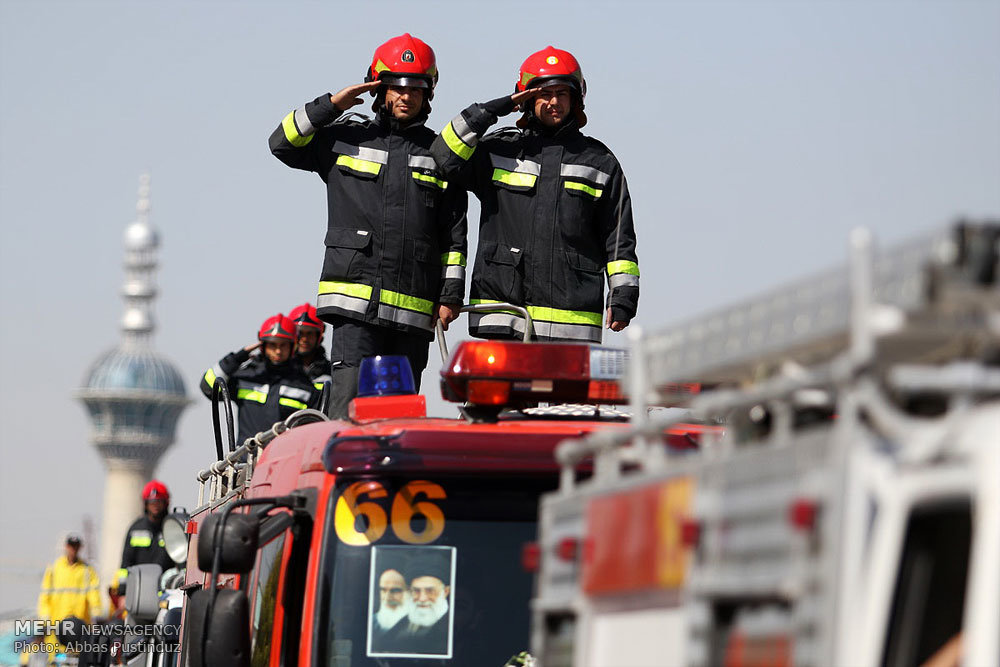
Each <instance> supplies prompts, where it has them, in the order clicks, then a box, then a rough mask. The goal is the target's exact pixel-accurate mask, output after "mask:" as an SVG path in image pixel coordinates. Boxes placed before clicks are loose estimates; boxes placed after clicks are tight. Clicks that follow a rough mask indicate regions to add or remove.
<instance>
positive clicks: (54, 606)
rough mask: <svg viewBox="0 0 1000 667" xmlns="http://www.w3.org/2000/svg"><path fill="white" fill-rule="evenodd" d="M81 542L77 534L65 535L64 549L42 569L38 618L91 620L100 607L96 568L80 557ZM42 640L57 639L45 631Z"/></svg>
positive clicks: (52, 642)
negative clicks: (62, 552)
mask: <svg viewBox="0 0 1000 667" xmlns="http://www.w3.org/2000/svg"><path fill="white" fill-rule="evenodd" d="M82 544H83V542H82V540H81V539H80V537H79V536H78V535H75V534H72V533H71V534H69V535H67V536H66V545H65V553H64V554H63V555H62V556H60V557H59V558H57V559H56V561H55V562H54V563H52V565H50V566H49V567H48V568H46V569H45V576H44V578H43V579H42V590H41V592H40V593H39V595H38V620H40V621H62V620H64V619H66V618H69V617H70V616H75V617H77V618H79V619H81V620H82V621H83V622H84V623H91V622H92V621H93V620H94V618H95V617H96V616H97V615H98V613H99V610H100V607H101V596H100V592H99V588H98V581H97V572H95V571H94V568H92V567H91V566H90V565H88V564H87V563H85V562H84V561H82V560H80V547H81V546H82ZM43 641H44V642H45V644H47V645H52V644H55V643H57V641H58V640H57V639H56V637H55V636H54V635H47V636H46V637H45V639H44V640H43Z"/></svg>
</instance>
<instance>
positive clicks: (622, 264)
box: [608, 259, 639, 276]
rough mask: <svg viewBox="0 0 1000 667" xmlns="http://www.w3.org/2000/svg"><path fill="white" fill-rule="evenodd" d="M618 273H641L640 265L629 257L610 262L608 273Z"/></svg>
mask: <svg viewBox="0 0 1000 667" xmlns="http://www.w3.org/2000/svg"><path fill="white" fill-rule="evenodd" d="M616 273H630V274H632V275H633V276H637V275H639V265H638V264H636V263H635V262H630V261H629V260H627V259H617V260H615V261H613V262H608V275H609V276H613V275H615V274H616Z"/></svg>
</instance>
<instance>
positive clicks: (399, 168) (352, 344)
mask: <svg viewBox="0 0 1000 667" xmlns="http://www.w3.org/2000/svg"><path fill="white" fill-rule="evenodd" d="M437 80H438V70H437V64H436V62H435V57H434V51H433V50H432V49H431V47H429V46H428V45H427V44H425V43H424V42H422V41H421V40H419V39H417V38H416V37H412V36H410V35H409V34H404V35H400V36H398V37H394V38H392V39H390V40H389V41H387V42H386V43H385V44H382V45H381V46H379V47H378V48H377V49H376V50H375V54H374V56H373V57H372V61H371V66H370V67H369V68H368V73H367V75H366V77H365V82H364V83H361V84H357V85H353V86H348V87H347V88H344V89H343V90H341V91H340V92H338V93H336V94H333V95H331V94H325V95H321V96H320V97H318V98H316V100H314V101H312V102H308V103H306V105H305V106H304V107H303V108H300V109H298V110H296V111H293V112H291V113H289V114H288V115H287V116H285V119H284V120H283V121H282V122H281V124H280V125H279V126H278V128H277V129H276V130H275V131H274V133H273V134H272V135H271V138H270V146H271V152H272V153H273V154H274V155H275V157H277V158H278V159H279V160H281V161H282V162H284V163H285V164H287V165H288V166H290V167H294V168H296V169H303V170H306V171H314V172H317V173H318V174H319V175H320V177H321V178H322V179H323V181H324V182H325V183H326V189H327V201H328V208H329V215H328V228H327V232H326V240H325V245H326V251H325V252H326V254H325V259H324V262H323V269H322V272H321V274H320V283H319V296H318V299H317V305H316V312H317V313H318V315H319V317H320V319H322V320H324V321H325V322H328V323H329V324H330V325H331V328H332V331H331V335H332V336H333V342H332V345H331V351H330V359H331V377H332V385H333V386H332V395H331V402H330V414H331V416H334V417H345V416H346V415H347V406H348V404H349V402H350V400H351V399H352V398H353V397H354V396H355V395H356V393H357V380H358V371H359V367H360V364H361V360H362V359H363V358H364V357H367V356H373V355H377V354H403V355H406V356H407V357H408V358H409V361H410V366H411V367H412V369H413V374H414V377H415V378H416V381H417V383H418V385H419V382H420V374H421V371H423V369H424V367H425V366H426V365H427V355H428V347H429V343H430V341H431V340H432V339H433V336H434V334H433V327H434V322H435V320H436V319H438V318H440V319H441V321H442V324H443V325H444V326H445V327H447V325H448V323H449V322H451V321H452V320H453V319H454V318H455V317H456V316H457V314H458V309H459V307H460V305H461V303H462V301H463V298H464V295H465V253H466V220H465V210H466V201H467V196H466V193H465V191H464V190H463V189H462V188H456V187H450V184H449V182H448V180H447V179H446V178H445V177H444V176H443V174H442V173H441V171H440V170H439V169H438V168H437V166H436V165H435V163H434V159H433V158H432V157H431V152H430V147H431V143H432V142H433V141H434V136H435V133H434V132H433V131H432V130H430V129H428V128H427V127H425V126H424V122H425V121H426V120H427V116H428V114H429V113H430V101H431V99H432V98H433V96H434V86H435V85H436V83H437ZM366 92H367V93H370V94H371V95H372V96H373V97H374V98H375V100H374V103H373V104H372V110H373V111H374V112H375V117H374V119H369V118H367V117H360V116H357V115H355V114H345V113H344V112H345V111H347V110H349V109H351V108H352V107H354V106H356V105H358V104H361V103H362V99H361V98H360V97H359V95H362V94H363V93H366Z"/></svg>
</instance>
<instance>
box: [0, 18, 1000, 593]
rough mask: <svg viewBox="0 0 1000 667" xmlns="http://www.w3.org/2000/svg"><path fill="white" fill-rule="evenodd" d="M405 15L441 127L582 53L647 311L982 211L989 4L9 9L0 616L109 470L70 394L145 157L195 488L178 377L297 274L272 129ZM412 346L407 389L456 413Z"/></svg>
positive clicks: (190, 381) (992, 45)
mask: <svg viewBox="0 0 1000 667" xmlns="http://www.w3.org/2000/svg"><path fill="white" fill-rule="evenodd" d="M404 31H408V32H411V33H412V34H414V35H416V36H418V37H420V38H422V39H424V40H425V41H427V42H428V43H429V44H431V46H432V47H433V48H434V49H435V51H436V53H437V56H438V63H439V67H440V71H441V81H440V84H439V86H438V90H437V93H436V95H435V99H434V104H433V106H434V111H433V113H432V114H431V119H430V125H431V126H432V127H434V128H436V129H440V127H442V126H443V125H444V124H445V123H446V122H447V121H448V120H449V119H450V118H451V117H452V116H453V115H455V114H457V113H458V112H459V111H460V110H461V109H462V108H464V107H465V106H467V105H468V104H470V103H472V102H474V101H486V100H489V99H492V98H494V97H498V96H500V95H502V94H505V93H508V92H510V91H511V90H512V89H513V85H514V81H515V79H516V76H517V68H518V66H519V65H520V63H521V61H522V60H523V59H524V58H525V57H526V56H527V55H528V54H530V53H531V52H533V51H536V50H538V49H541V48H543V47H545V46H546V45H547V44H552V45H554V46H557V47H559V48H564V49H568V50H570V51H572V52H573V53H574V54H575V55H576V56H577V58H578V59H579V60H580V62H581V64H582V66H583V70H584V73H585V75H586V78H587V82H588V89H589V94H588V97H587V111H588V115H589V118H590V124H589V125H588V127H587V128H586V132H587V133H588V134H591V135H592V136H595V137H597V138H599V139H601V140H602V141H604V142H605V143H606V144H607V145H608V146H609V147H610V148H611V149H612V150H613V151H614V152H615V154H616V155H617V156H618V158H619V160H620V161H621V163H622V165H623V167H624V170H625V173H626V176H627V178H628V180H629V186H630V189H631V193H632V200H633V206H634V213H635V221H636V229H637V234H638V238H639V251H638V252H639V261H640V266H641V270H642V297H641V299H640V305H639V316H638V318H637V321H638V322H639V323H640V324H642V325H643V326H644V327H646V328H656V327H659V326H665V325H668V324H670V323H672V322H677V321H678V320H681V319H685V318H688V317H691V316H693V315H696V314H698V313H700V312H702V311H705V310H706V309H710V308H715V307H719V306H722V305H725V304H727V303H730V302H732V301H735V300H738V299H739V298H741V297H744V296H748V295H750V294H753V293H755V292H757V291H760V290H762V289H764V288H768V287H772V286H775V285H777V284H780V283H783V282H787V281H790V280H793V279H794V278H795V277H796V276H800V275H802V274H805V273H808V272H811V271H813V270H815V269H820V268H824V267H827V266H829V265H832V264H835V263H837V262H839V261H841V260H842V259H843V258H844V256H845V248H846V235H847V232H848V230H849V229H850V228H851V227H854V226H856V225H868V226H870V227H871V228H872V229H873V230H874V232H875V233H876V235H877V237H878V238H879V239H881V240H883V241H892V240H896V239H899V238H902V237H905V236H907V235H909V234H910V233H913V232H917V231H921V230H926V229H929V228H933V227H935V226H937V225H941V224H944V223H946V222H947V221H949V220H952V219H954V218H955V217H956V216H959V215H968V216H975V217H982V216H987V215H990V216H993V217H998V216H1000V2H997V1H995V0H994V1H991V2H985V1H984V2H963V1H958V0H950V1H941V2H929V1H928V2H917V1H912V2H902V1H900V2H877V1H870V2H860V1H858V2H854V1H843V2H832V1H830V2H806V1H799V2H792V1H790V0H789V1H786V2H762V1H755V0H746V1H742V2H713V1H710V0H709V1H692V2H649V3H636V2H614V3H612V2H600V3H598V2H593V3H590V2H562V1H559V0H552V1H550V2H545V3H541V2H516V1H511V2H505V3H476V2H455V3H445V2H420V3H416V2H410V3H385V2H383V3H376V2H363V3H361V2H359V3H340V2H311V3H303V2H292V1H287V2H272V3H262V2H208V1H202V2H197V3H174V2H161V3H151V2H136V1H130V2H63V3H54V2H43V1H38V0H35V1H32V2H12V1H10V0H4V1H2V2H0V114H2V118H0V306H2V312H3V322H4V325H3V326H2V327H0V381H2V385H0V387H2V389H0V391H2V395H0V425H2V426H0V447H2V459H0V612H3V611H5V610H9V609H13V608H18V607H32V606H33V605H34V599H35V595H36V593H37V590H38V584H39V582H40V580H41V574H42V570H43V569H44V566H45V564H46V563H47V562H48V561H50V560H51V559H53V558H54V557H55V556H56V555H57V553H58V547H59V540H60V535H61V534H62V533H63V532H64V531H66V530H71V529H72V530H82V526H83V522H84V520H85V517H91V518H92V519H93V520H94V521H98V520H99V518H100V507H101V497H102V481H103V467H102V465H101V462H100V460H99V458H98V456H97V454H96V451H95V450H94V448H93V447H92V445H91V444H90V442H89V423H88V420H87V418H86V416H85V413H84V409H83V407H82V406H81V405H80V404H79V403H78V402H77V401H76V400H75V399H74V398H73V394H74V392H75V390H76V389H77V388H78V387H79V386H80V385H81V383H82V382H83V380H84V377H85V374H86V371H87V369H88V368H89V366H90V364H91V363H92V361H93V360H94V359H95V358H96V357H97V356H98V355H99V354H100V353H101V352H103V351H105V350H106V349H108V348H109V347H111V346H113V345H114V344H116V342H117V341H118V338H119V333H118V321H119V319H120V317H121V313H122V302H121V300H120V298H119V296H118V292H119V289H120V286H121V284H122V282H123V271H122V266H121V262H122V245H121V239H122V232H123V231H124V229H125V227H126V225H127V224H128V223H129V222H131V221H132V220H133V219H134V215H135V202H136V189H137V185H138V176H139V174H140V173H141V172H142V171H144V170H147V169H148V170H150V172H151V173H152V201H153V208H152V216H151V220H152V222H153V224H154V225H155V226H156V227H157V228H158V229H159V231H160V234H161V237H162V241H163V242H162V248H161V252H160V259H161V262H162V269H161V271H160V273H159V275H158V283H159V286H160V290H161V297H160V298H159V299H158V301H157V303H156V315H157V319H158V324H159V326H158V330H157V333H156V337H155V345H156V349H157V350H158V351H159V352H160V353H162V354H164V355H165V356H167V357H168V358H170V359H172V360H173V361H174V362H175V363H176V364H177V365H178V368H179V369H180V370H181V372H182V373H183V375H184V378H185V381H186V382H187V388H188V392H189V394H190V395H191V397H192V398H193V399H194V403H193V404H192V407H191V408H189V409H188V411H187V412H186V413H185V415H184V416H183V417H182V420H181V425H180V429H179V439H178V442H177V444H176V445H175V446H174V447H173V448H172V449H171V450H170V451H169V452H168V453H167V455H166V456H165V457H164V458H163V460H162V462H161V465H160V469H159V474H160V476H161V478H162V479H164V480H165V481H166V482H167V484H168V485H169V486H170V488H171V490H172V492H173V496H174V499H175V500H176V501H177V502H179V503H181V504H187V505H188V506H193V505H194V502H195V500H196V493H197V486H196V484H195V482H194V473H195V472H196V470H197V469H199V468H203V467H205V466H206V465H207V464H208V463H209V462H210V460H211V458H213V457H214V444H213V440H212V432H211V426H210V410H209V404H208V401H206V400H204V399H203V398H202V396H201V394H200V393H198V390H197V382H198V379H199V377H200V375H201V374H202V373H203V372H204V369H205V368H206V367H208V366H210V365H211V364H212V363H214V362H215V361H216V360H218V359H219V358H220V357H222V356H223V355H224V354H226V353H227V352H229V351H231V350H233V349H235V348H237V347H240V346H243V345H244V344H246V343H248V342H251V341H252V340H253V339H254V337H255V332H256V328H257V326H258V325H259V323H260V322H261V321H262V320H263V319H264V318H265V317H267V316H268V315H271V314H273V313H275V312H277V311H279V310H283V311H285V312H287V311H288V310H289V309H290V308H292V307H293V306H294V305H297V304H299V303H302V302H303V301H306V300H311V299H313V298H314V295H315V291H316V280H317V277H318V274H319V269H320V264H321V260H322V251H323V246H322V239H323V233H324V230H325V216H326V202H325V194H324V190H323V187H322V184H321V182H320V180H319V178H317V177H316V176H314V175H310V174H307V173H304V172H298V171H294V170H291V169H288V168H286V167H285V166H284V165H282V164H281V163H279V162H278V161H277V160H275V159H274V158H272V157H271V156H270V154H269V152H268V149H267V137H268V135H269V134H270V132H271V131H272V129H273V128H274V127H276V126H277V124H278V122H279V121H280V120H281V118H282V117H283V115H284V114H286V113H287V112H288V111H290V110H291V109H293V108H295V107H297V106H301V105H302V104H303V103H304V102H306V101H307V100H311V99H313V98H314V97H316V96H317V95H320V94H322V93H325V92H329V91H336V90H338V89H340V88H342V87H344V86H346V85H348V84H351V83H355V82H359V81H360V80H361V79H362V77H363V75H364V72H365V69H366V67H367V66H368V64H369V63H370V61H371V54H372V51H373V50H374V48H375V46H377V45H378V44H380V43H381V42H383V41H385V40H386V39H388V38H389V37H392V36H395V35H398V34H400V33H402V32H404ZM365 108H367V106H366V107H365ZM508 120H509V121H513V118H509V119H508ZM470 218H471V219H472V220H473V221H475V220H476V219H478V207H477V206H475V205H474V206H472V207H471V210H470ZM473 226H474V224H473ZM474 240H475V234H474V233H473V234H472V237H471V238H470V243H473V244H474ZM472 247H474V245H473V246H472ZM461 324H462V326H461V327H460V329H462V330H464V321H463V322H462V323H461ZM452 338H453V340H454V339H457V337H455V336H453V337H452ZM606 342H608V343H610V344H613V345H624V344H625V340H624V337H623V336H622V335H618V334H616V335H611V336H608V337H606ZM432 353H434V354H432V362H431V365H430V367H429V368H428V370H427V371H426V373H425V375H424V383H425V387H426V388H427V389H428V390H429V392H430V394H431V396H432V398H431V399H430V402H431V406H432V409H433V411H434V412H436V413H438V414H451V411H452V408H450V407H448V406H446V404H444V403H442V402H441V401H440V399H439V398H437V397H436V391H437V390H436V385H437V381H436V374H437V372H438V370H439V363H438V362H437V361H436V351H435V350H432Z"/></svg>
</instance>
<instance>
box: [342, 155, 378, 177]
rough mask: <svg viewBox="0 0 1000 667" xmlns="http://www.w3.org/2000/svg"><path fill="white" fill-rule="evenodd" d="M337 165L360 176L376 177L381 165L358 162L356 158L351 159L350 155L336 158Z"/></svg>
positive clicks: (365, 161) (366, 161) (363, 161)
mask: <svg viewBox="0 0 1000 667" xmlns="http://www.w3.org/2000/svg"><path fill="white" fill-rule="evenodd" d="M337 164H338V165H339V166H341V167H347V168H348V169H351V170H353V171H357V172H359V173H362V174H375V175H376V176H377V175H378V173H379V172H380V171H381V170H382V165H381V164H379V163H378V162H371V161H369V160H359V159H358V158H354V157H351V156H350V155H341V156H338V157H337Z"/></svg>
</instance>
